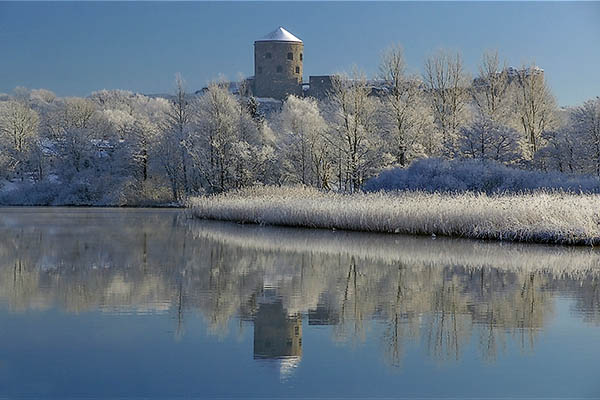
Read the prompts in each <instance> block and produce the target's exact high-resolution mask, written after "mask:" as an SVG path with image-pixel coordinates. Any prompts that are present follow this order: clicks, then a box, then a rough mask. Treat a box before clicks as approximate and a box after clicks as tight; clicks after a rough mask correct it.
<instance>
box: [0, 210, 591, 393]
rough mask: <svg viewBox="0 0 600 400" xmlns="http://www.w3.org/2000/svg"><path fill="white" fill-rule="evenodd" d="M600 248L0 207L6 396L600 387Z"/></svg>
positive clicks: (0, 389) (157, 214)
mask: <svg viewBox="0 0 600 400" xmlns="http://www.w3.org/2000/svg"><path fill="white" fill-rule="evenodd" d="M599 277H600V250H593V249H588V248H565V247H550V246H536V245H514V244H513V245H509V244H498V243H486V242H477V241H466V240H449V239H439V238H438V239H432V238H414V237H405V236H399V235H374V234H364V233H348V232H329V231H312V230H300V229H283V228H272V227H257V226H243V225H236V224H229V223H218V222H210V221H193V220H190V219H187V218H186V216H185V214H184V213H182V212H181V211H176V210H143V209H139V210H118V209H80V208H77V209H64V208H55V209H48V208H5V209H0V397H3V396H4V397H20V396H23V397H82V396H86V397H163V398H165V397H166V398H172V397H182V396H183V397H270V398H273V397H277V398H278V397H315V396H318V397H321V398H329V397H338V398H339V397H353V396H354V397H366V396H368V397H471V398H473V397H514V396H519V397H520V396H526V397H538V398H546V397H589V398H597V397H600V370H599V368H598V367H599V366H600V288H599V287H598V283H599Z"/></svg>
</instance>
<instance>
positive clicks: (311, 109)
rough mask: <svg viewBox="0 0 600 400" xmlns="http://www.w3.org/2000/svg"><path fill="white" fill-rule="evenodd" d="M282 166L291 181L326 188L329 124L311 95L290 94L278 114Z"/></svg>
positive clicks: (329, 167)
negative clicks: (308, 96)
mask: <svg viewBox="0 0 600 400" xmlns="http://www.w3.org/2000/svg"><path fill="white" fill-rule="evenodd" d="M278 120H279V121H278V122H279V130H280V133H279V135H280V148H281V154H282V157H283V166H284V169H285V173H286V175H287V176H288V177H289V181H291V182H299V183H302V184H304V185H312V186H317V187H324V188H328V187H329V180H330V176H331V168H332V160H331V157H330V152H331V149H330V148H329V147H330V143H329V141H328V138H327V137H326V135H327V133H328V132H327V130H328V126H327V123H326V122H325V119H324V118H323V116H322V115H321V113H320V111H319V107H318V104H317V101H316V100H314V99H312V98H304V99H303V98H299V97H296V96H293V95H292V96H289V97H288V98H287V100H286V101H285V102H284V104H283V108H282V110H281V113H280V114H279V116H278Z"/></svg>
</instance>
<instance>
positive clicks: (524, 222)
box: [189, 187, 600, 245]
mask: <svg viewBox="0 0 600 400" xmlns="http://www.w3.org/2000/svg"><path fill="white" fill-rule="evenodd" d="M189 207H190V209H191V212H192V214H193V215H194V216H195V217H198V218H204V219H216V220H224V221H235V222H241V223H255V224H266V225H282V226H295V227H309V228H325V229H344V230H352V231H366V232H388V233H405V234H414V235H432V234H434V235H442V236H453V237H464V238H473V239H496V240H510V241H520V242H537V243H559V244H578V245H583V244H585V245H595V244H598V243H600V195H593V194H590V195H581V194H569V193H561V192H538V193H530V194H506V195H486V194H474V193H458V194H447V193H445V194H440V193H425V192H399V193H394V194H392V193H387V194H386V193H370V194H363V193H359V194H352V195H343V194H336V193H324V192H320V191H318V190H316V189H312V188H306V187H285V188H281V187H254V188H247V189H242V190H238V191H233V192H228V193H224V194H220V195H214V196H203V197H197V198H193V199H191V200H190V202H189Z"/></svg>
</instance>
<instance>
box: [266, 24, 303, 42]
mask: <svg viewBox="0 0 600 400" xmlns="http://www.w3.org/2000/svg"><path fill="white" fill-rule="evenodd" d="M271 41H274V42H300V43H302V40H300V39H298V38H297V37H296V36H294V35H292V34H291V33H290V32H288V31H287V30H285V29H284V28H283V27H282V26H280V27H279V28H277V29H275V30H274V31H273V32H271V33H268V34H267V35H265V36H263V37H262V38H260V39H258V40H257V42H271Z"/></svg>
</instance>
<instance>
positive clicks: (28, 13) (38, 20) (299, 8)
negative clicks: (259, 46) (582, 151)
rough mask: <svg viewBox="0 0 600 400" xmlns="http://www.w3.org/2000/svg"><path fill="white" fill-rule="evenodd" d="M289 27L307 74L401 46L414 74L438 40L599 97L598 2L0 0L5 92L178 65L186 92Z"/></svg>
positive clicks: (468, 55)
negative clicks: (531, 67)
mask: <svg viewBox="0 0 600 400" xmlns="http://www.w3.org/2000/svg"><path fill="white" fill-rule="evenodd" d="M279 25H282V26H284V27H285V28H286V29H288V30H289V31H291V32H292V33H294V34H295V35H296V36H298V37H300V38H301V39H302V40H303V41H304V46H305V50H304V55H305V58H304V74H305V75H304V79H305V80H308V76H309V75H324V74H329V73H334V72H338V71H343V70H348V69H350V68H352V66H353V65H354V64H356V65H357V66H358V67H360V68H362V69H363V70H364V71H365V72H366V73H367V74H369V75H374V74H375V73H376V72H377V67H378V63H379V57H380V55H381V52H382V51H383V50H384V49H385V48H386V47H388V46H390V45H391V44H393V43H401V44H402V45H403V47H404V49H405V53H406V59H407V63H408V66H409V68H410V70H411V71H412V72H415V73H418V72H420V71H421V68H422V65H423V62H424V59H425V57H426V56H427V55H429V54H430V53H431V52H433V51H434V50H436V49H438V48H449V49H453V50H460V51H461V52H462V54H463V57H464V60H465V63H466V65H467V68H468V69H469V70H470V71H471V73H473V74H475V73H476V71H477V64H478V62H479V60H480V58H481V55H482V53H483V51H484V50H485V49H498V50H499V52H500V53H501V55H502V56H503V57H505V58H506V60H507V62H508V64H509V65H515V66H519V65H521V64H523V63H527V64H529V63H531V62H535V63H537V64H538V65H539V66H541V67H542V68H544V69H545V71H546V77H547V79H548V83H549V84H550V86H551V87H552V89H553V91H554V93H555V95H556V97H557V99H558V103H559V104H561V105H573V104H577V103H580V102H582V101H584V100H585V99H588V98H592V97H595V96H600V2H581V3H580V2H534V3H517V2H467V3H456V2H441V3H435V2H433V3H432V2H418V3H413V2H387V3H383V2H331V3H329V2H328V3H320V2H303V3H297V2H263V3H254V2H244V3H236V2H223V3H221V2H209V3H174V2H163V3H160V2H152V3H140V2H133V3H115V2H111V3H91V2H84V3H51V2H43V3H21V2H15V3H7V2H0V92H10V91H11V90H12V89H13V88H14V87H15V86H26V87H30V88H39V87H43V88H47V89H50V90H52V91H54V92H56V93H57V94H58V95H61V96H65V95H77V96H82V95H87V94H89V93H90V92H92V91H94V90H98V89H117V88H119V89H128V90H133V91H140V92H143V93H164V92H170V91H172V89H173V81H174V75H175V73H176V72H181V73H182V74H183V76H184V78H185V80H186V81H187V85H188V87H189V89H190V90H196V89H200V88H201V87H203V86H205V85H206V83H207V82H208V81H210V80H212V79H215V78H217V77H218V76H219V74H223V75H224V76H225V77H227V78H229V79H237V77H238V75H239V74H243V75H245V76H248V75H252V74H253V42H254V40H255V39H257V38H259V37H261V36H263V35H264V34H266V33H268V32H269V31H271V30H273V29H275V28H276V27H277V26H279Z"/></svg>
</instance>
